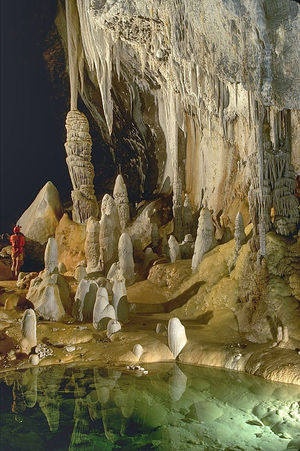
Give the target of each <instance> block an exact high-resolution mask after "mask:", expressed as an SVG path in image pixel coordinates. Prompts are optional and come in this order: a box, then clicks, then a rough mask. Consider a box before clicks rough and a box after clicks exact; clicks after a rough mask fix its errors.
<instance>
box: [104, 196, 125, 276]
mask: <svg viewBox="0 0 300 451" xmlns="http://www.w3.org/2000/svg"><path fill="white" fill-rule="evenodd" d="M120 233H121V231H120V222H119V216H118V211H117V207H116V204H115V201H114V200H113V198H112V197H111V196H110V195H109V194H105V196H104V197H103V199H102V204H101V220H100V232H99V246H100V259H99V262H100V267H101V270H102V271H104V273H105V274H106V273H107V272H108V270H109V269H110V267H111V265H112V264H113V263H115V262H117V261H118V243H119V238H120Z"/></svg>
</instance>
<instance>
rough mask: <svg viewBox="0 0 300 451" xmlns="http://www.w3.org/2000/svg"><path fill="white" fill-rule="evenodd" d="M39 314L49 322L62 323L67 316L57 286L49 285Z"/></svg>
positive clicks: (38, 311)
mask: <svg viewBox="0 0 300 451" xmlns="http://www.w3.org/2000/svg"><path fill="white" fill-rule="evenodd" d="M37 313H38V314H39V315H40V316H42V317H43V318H44V319H46V320H49V321H60V320H61V319H62V317H63V316H64V315H65V309H64V307H63V305H62V302H61V299H60V294H59V289H58V286H57V285H54V284H53V285H48V286H47V287H46V289H45V291H44V293H43V298H42V303H41V304H40V305H39V307H38V308H37Z"/></svg>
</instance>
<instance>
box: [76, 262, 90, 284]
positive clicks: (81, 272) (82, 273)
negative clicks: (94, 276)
mask: <svg viewBox="0 0 300 451" xmlns="http://www.w3.org/2000/svg"><path fill="white" fill-rule="evenodd" d="M86 276H87V272H86V267H85V266H83V265H78V266H76V268H75V274H74V277H75V279H76V280H77V282H81V281H82V279H85V277H86Z"/></svg>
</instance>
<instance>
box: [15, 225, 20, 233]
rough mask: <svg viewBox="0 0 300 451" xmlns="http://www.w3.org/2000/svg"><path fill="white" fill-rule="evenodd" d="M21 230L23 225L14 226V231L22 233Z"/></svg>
mask: <svg viewBox="0 0 300 451" xmlns="http://www.w3.org/2000/svg"><path fill="white" fill-rule="evenodd" d="M20 231H21V226H18V225H17V226H15V227H14V233H20Z"/></svg>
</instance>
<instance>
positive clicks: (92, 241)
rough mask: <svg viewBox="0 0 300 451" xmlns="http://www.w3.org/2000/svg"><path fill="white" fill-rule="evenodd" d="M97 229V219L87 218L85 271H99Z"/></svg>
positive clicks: (98, 226)
mask: <svg viewBox="0 0 300 451" xmlns="http://www.w3.org/2000/svg"><path fill="white" fill-rule="evenodd" d="M99 231H100V225H99V221H98V220H97V219H96V218H89V219H88V221H87V224H86V239H85V245H84V250H85V258H86V262H87V267H86V271H87V273H91V272H96V271H99V256H100V247H99Z"/></svg>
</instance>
